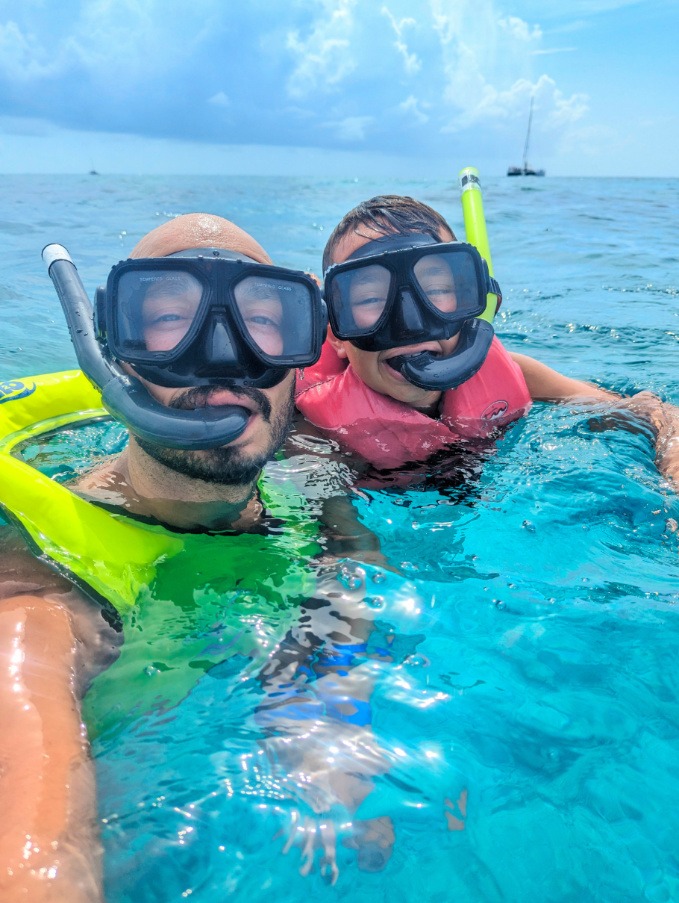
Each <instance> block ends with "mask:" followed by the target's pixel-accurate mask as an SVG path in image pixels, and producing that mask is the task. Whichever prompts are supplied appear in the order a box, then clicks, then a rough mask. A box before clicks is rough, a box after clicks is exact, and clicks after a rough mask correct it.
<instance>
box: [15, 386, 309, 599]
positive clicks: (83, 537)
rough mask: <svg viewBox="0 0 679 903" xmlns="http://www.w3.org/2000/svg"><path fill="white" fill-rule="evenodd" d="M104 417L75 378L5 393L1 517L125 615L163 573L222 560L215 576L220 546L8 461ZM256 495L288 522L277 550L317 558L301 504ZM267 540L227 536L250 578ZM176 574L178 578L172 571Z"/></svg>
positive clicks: (275, 579)
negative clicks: (177, 563) (176, 562)
mask: <svg viewBox="0 0 679 903" xmlns="http://www.w3.org/2000/svg"><path fill="white" fill-rule="evenodd" d="M108 416H109V415H108V413H107V412H106V411H105V410H104V409H103V408H102V406H101V397H100V395H99V393H98V391H97V390H96V389H95V388H94V387H93V386H92V385H91V384H90V383H89V382H88V380H87V379H86V378H85V376H84V375H83V374H82V373H81V372H80V371H79V370H71V371H65V372H62V373H50V374H46V375H43V376H35V377H29V378H25V379H21V380H12V381H10V382H5V383H0V508H1V509H2V510H3V512H4V513H5V514H6V515H7V516H9V518H10V519H11V520H12V521H13V522H14V523H16V524H17V525H18V526H19V527H20V528H21V529H22V531H23V533H24V535H25V536H26V537H27V539H28V540H29V542H30V544H31V546H32V547H33V549H34V551H36V552H37V554H38V555H39V556H40V557H42V558H44V559H45V560H47V561H48V562H49V563H50V564H52V565H53V566H55V567H56V568H57V569H58V570H59V571H61V572H62V573H64V574H65V575H66V576H67V577H68V578H69V579H71V580H72V581H73V582H75V583H77V584H79V585H80V586H82V587H83V588H84V589H85V591H86V592H88V594H89V595H94V596H95V597H97V598H100V599H105V600H108V601H109V602H111V603H112V604H113V606H114V607H115V608H116V609H117V611H118V612H121V613H122V612H124V611H126V610H128V609H130V608H131V607H132V606H134V605H135V604H136V603H137V600H138V599H139V595H140V592H141V590H142V589H143V588H144V587H148V586H149V585H151V584H153V583H154V581H155V580H156V579H157V578H159V577H160V575H161V571H162V570H163V568H161V567H160V566H161V565H164V564H166V563H167V562H169V561H170V560H171V559H173V558H175V556H180V557H181V560H182V563H183V564H182V567H183V569H184V570H185V571H187V572H188V573H189V574H191V573H192V570H193V569H192V568H190V567H189V568H187V566H186V563H187V560H188V559H191V558H192V556H195V555H198V556H199V558H200V559H201V560H202V561H204V562H205V561H218V562H219V561H220V559H221V562H220V564H219V565H218V567H220V568H221V569H222V570H223V569H224V568H223V557H224V556H223V543H224V537H223V536H212V535H199V536H196V535H193V534H183V533H174V532H172V531H169V530H166V529H165V528H164V527H162V526H159V525H153V524H145V523H141V522H139V521H136V520H133V519H132V518H130V517H126V516H124V515H122V514H117V513H115V514H114V513H111V512H109V511H107V510H104V509H102V508H99V507H97V506H96V505H93V504H91V503H90V502H87V501H85V500H84V499H82V498H80V497H79V496H78V495H76V494H75V493H73V492H72V491H71V490H70V489H68V488H67V487H66V486H61V485H60V484H59V483H56V482H55V481H54V480H51V479H50V478H49V477H47V476H45V474H43V473H40V471H38V470H36V469H35V468H33V467H31V466H30V465H29V464H26V463H25V462H23V461H21V460H19V459H18V458H16V457H13V456H12V454H11V453H12V451H13V450H14V449H16V448H17V446H19V445H21V444H22V443H24V442H26V441H28V440H35V439H37V438H39V437H40V436H44V435H45V434H48V433H51V432H53V431H55V430H58V429H61V428H64V427H66V426H74V425H76V424H79V423H85V422H88V421H92V420H96V419H101V418H104V417H108ZM259 488H260V493H261V496H262V501H263V503H264V505H265V507H266V508H267V510H268V511H269V512H270V513H271V514H272V515H273V516H274V517H280V518H281V519H282V520H283V521H284V522H285V531H282V532H281V535H280V536H276V537H275V543H276V545H277V547H282V548H284V549H286V551H287V552H288V553H289V554H290V555H294V554H302V555H313V554H315V553H316V552H317V551H318V548H317V547H316V546H315V543H314V539H315V530H314V527H313V525H312V524H310V522H309V518H308V516H306V512H305V506H304V504H303V501H302V500H300V498H299V496H298V494H296V493H294V492H293V493H291V492H290V490H289V488H288V487H286V486H284V485H276V484H274V483H273V482H272V481H267V480H262V481H260V487H259ZM268 539H270V537H262V536H259V535H254V534H239V535H237V536H229V554H230V555H232V556H234V555H235V556H236V557H237V558H239V559H240V561H241V565H242V567H243V568H244V569H245V570H246V571H247V570H248V569H249V567H250V566H251V565H252V564H253V558H252V556H253V555H255V554H256V553H257V552H259V551H261V550H262V548H263V547H264V548H265V547H266V545H267V542H266V540H268ZM220 552H221V553H222V554H220ZM172 571H173V572H175V575H176V568H173V569H172ZM220 573H221V571H220ZM269 576H270V580H271V582H272V584H275V585H278V586H279V587H280V588H283V584H284V582H285V576H284V575H276V574H271V575H269ZM163 579H164V580H165V581H167V579H169V578H168V577H167V576H165V577H164V578H163ZM173 579H176V576H175V578H173Z"/></svg>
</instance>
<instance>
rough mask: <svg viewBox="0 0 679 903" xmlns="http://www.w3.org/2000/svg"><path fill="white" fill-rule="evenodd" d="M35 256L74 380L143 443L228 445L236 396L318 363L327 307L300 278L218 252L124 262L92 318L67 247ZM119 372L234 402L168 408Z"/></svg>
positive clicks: (244, 420)
mask: <svg viewBox="0 0 679 903" xmlns="http://www.w3.org/2000/svg"><path fill="white" fill-rule="evenodd" d="M42 256H43V260H44V261H45V263H46V265H47V268H48V272H49V275H50V278H51V279H52V282H53V283H54V287H55V289H56V291H57V294H58V296H59V300H60V301H61V306H62V308H63V311H64V314H65V316H66V322H67V323H68V329H69V333H70V335H71V340H72V342H73V346H74V348H75V352H76V355H77V358H78V363H79V364H80V366H81V368H82V370H83V372H84V373H85V375H86V376H87V377H88V379H89V380H90V381H91V382H92V383H94V385H95V386H97V387H98V389H99V390H100V392H101V398H102V403H103V405H104V407H105V408H107V409H108V410H109V411H110V412H111V413H112V414H113V416H114V417H117V418H118V419H119V420H121V421H122V422H123V423H124V424H125V425H126V426H127V427H129V429H130V431H131V432H132V433H133V434H134V435H136V436H137V437H139V438H143V439H146V440H147V441H149V442H153V443H155V444H158V445H162V446H165V447H167V448H178V449H188V450H192V449H207V448H217V447H219V446H222V445H226V444H228V443H230V442H233V441H234V440H235V439H237V438H238V437H239V436H240V435H241V434H242V433H243V431H244V430H245V429H246V427H247V425H248V422H249V419H250V416H251V415H252V411H251V409H250V407H249V406H247V405H241V404H239V403H238V400H239V399H238V396H239V395H246V394H247V389H248V387H254V388H267V387H271V386H275V385H276V384H277V383H279V382H281V381H282V380H283V379H284V378H285V377H286V375H287V374H288V373H289V372H290V369H291V368H292V367H296V366H304V365H306V364H311V363H315V361H316V360H317V359H318V356H319V354H320V349H321V343H322V340H323V335H324V333H325V326H326V317H325V307H324V304H323V302H322V300H321V296H320V292H319V290H318V287H317V286H316V283H315V282H314V281H313V280H312V279H311V277H309V276H306V275H305V274H304V273H298V272H293V271H291V270H285V269H281V268H279V267H273V266H265V265H263V264H259V263H256V262H255V261H254V260H251V259H250V258H249V257H244V256H243V255H240V254H236V253H233V252H230V251H223V250H221V249H217V248H215V249H213V248H199V249H193V250H189V251H180V252H178V253H177V254H173V255H172V256H171V257H164V258H152V259H148V260H126V261H124V262H122V263H119V264H118V265H117V266H115V267H113V269H112V270H111V274H110V276H109V279H108V284H107V287H106V288H105V289H103V288H100V289H97V298H96V311H95V312H93V310H92V305H91V304H90V300H89V298H88V296H87V292H86V291H85V288H84V286H83V284H82V281H81V279H80V276H79V275H78V271H77V269H76V267H75V265H74V263H73V261H72V260H71V256H70V254H69V253H68V251H67V250H66V248H64V247H63V246H62V245H58V244H50V245H47V246H46V247H45V248H44V249H43V254H42ZM125 362H127V363H128V364H130V365H131V367H133V368H134V370H135V371H136V372H137V373H138V374H139V375H140V376H142V377H144V378H146V379H148V380H149V381H150V382H152V383H156V384H158V385H162V386H169V387H174V386H176V387H182V386H189V387H193V386H222V387H224V388H227V389H231V392H232V395H233V396H234V400H233V402H232V403H229V404H224V405H208V406H205V407H202V406H199V407H197V408H195V409H190V410H180V409H177V408H170V407H166V406H165V405H164V404H161V403H160V402H159V401H157V400H156V399H155V398H154V397H153V395H152V394H151V393H150V392H149V391H148V389H147V388H146V386H145V385H144V384H143V383H142V382H141V381H140V380H139V379H137V378H136V377H135V376H132V375H130V373H129V372H127V371H126V368H125V366H124V364H125Z"/></svg>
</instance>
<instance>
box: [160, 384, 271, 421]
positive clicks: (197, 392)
mask: <svg viewBox="0 0 679 903" xmlns="http://www.w3.org/2000/svg"><path fill="white" fill-rule="evenodd" d="M224 390H226V391H228V392H231V393H232V394H233V395H236V396H237V397H241V398H248V399H250V401H254V403H255V404H256V406H257V408H258V410H259V413H260V414H261V415H262V417H263V418H264V420H266V422H267V423H269V422H270V420H271V402H270V401H269V399H268V398H267V397H266V395H265V394H264V392H262V391H261V389H255V388H254V387H253V386H228V385H224V386H194V388H193V389H188V390H187V391H186V392H184V393H183V394H182V395H178V396H177V397H176V398H173V399H172V401H171V402H170V404H169V407H171V408H177V409H179V410H182V411H185V410H188V411H190V410H193V409H194V408H204V407H206V406H207V405H208V404H209V401H210V398H211V397H212V395H214V394H215V393H216V392H221V391H224Z"/></svg>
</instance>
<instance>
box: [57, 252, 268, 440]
mask: <svg viewBox="0 0 679 903" xmlns="http://www.w3.org/2000/svg"><path fill="white" fill-rule="evenodd" d="M42 258H43V260H44V262H45V264H46V266H47V271H48V273H49V276H50V278H51V280H52V282H53V283H54V287H55V289H56V292H57V295H58V297H59V301H60V302H61V306H62V308H63V311H64V315H65V317H66V322H67V324H68V330H69V333H70V336H71V341H72V342H73V347H74V348H75V353H76V357H77V359H78V363H79V364H80V368H81V369H82V371H83V373H84V374H85V375H86V376H87V378H88V379H89V380H90V381H91V382H92V383H94V385H95V386H97V388H98V389H99V390H100V392H101V397H102V402H103V405H104V407H105V408H106V409H107V410H108V411H110V412H111V414H113V416H114V417H116V418H117V419H119V420H121V421H122V422H123V423H124V424H125V425H126V426H127V427H128V428H129V429H130V431H131V432H132V433H134V434H135V435H137V436H139V437H141V438H142V439H146V440H147V441H150V442H154V443H156V444H159V445H162V446H165V447H167V448H180V449H188V450H192V449H206V448H217V447H218V446H221V445H226V444H228V443H229V442H233V440H234V439H237V438H238V436H240V434H241V433H242V432H243V431H244V430H245V427H246V426H247V423H248V419H249V417H250V411H249V410H247V409H246V408H243V407H240V406H239V405H224V406H219V407H206V408H200V409H197V410H193V411H186V410H177V409H174V408H173V409H169V408H167V407H165V406H164V405H162V404H160V402H158V401H156V400H155V399H154V398H152V396H151V395H150V394H149V393H148V391H147V390H146V389H145V388H144V386H143V385H142V383H141V382H139V380H137V379H135V378H134V377H132V376H129V375H128V374H127V373H125V371H124V370H123V369H122V367H121V366H120V365H119V364H118V363H117V362H116V361H115V360H114V359H113V358H111V357H109V356H108V355H106V353H105V350H104V349H103V348H102V346H101V345H100V343H99V342H98V340H97V338H96V335H95V329H94V321H93V311H92V305H91V303H90V300H89V298H88V296H87V292H86V291H85V288H84V286H83V284H82V281H81V279H80V276H79V275H78V271H77V269H76V267H75V264H74V263H73V261H72V259H71V256H70V254H69V253H68V251H67V250H66V248H64V247H63V246H62V245H58V244H50V245H47V246H46V247H45V248H44V249H43V252H42Z"/></svg>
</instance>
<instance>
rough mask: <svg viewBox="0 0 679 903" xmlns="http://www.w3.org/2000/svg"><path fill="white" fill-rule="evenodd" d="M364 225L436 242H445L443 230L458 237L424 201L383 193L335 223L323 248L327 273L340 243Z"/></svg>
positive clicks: (324, 265)
mask: <svg viewBox="0 0 679 903" xmlns="http://www.w3.org/2000/svg"><path fill="white" fill-rule="evenodd" d="M361 226H368V228H369V229H372V230H374V231H375V232H380V233H382V234H383V235H391V234H393V233H396V234H400V235H407V234H409V233H410V232H422V233H424V234H425V235H431V237H432V238H434V239H436V241H444V240H445V239H444V235H443V233H444V232H449V233H450V234H451V235H452V236H453V239H454V238H455V233H454V232H453V230H452V229H451V228H450V226H449V225H448V223H447V222H446V221H445V219H444V218H443V217H442V216H441V214H440V213H437V212H436V210H434V209H433V208H432V207H429V206H428V205H427V204H423V203H422V201H416V200H415V199H414V198H411V197H407V196H406V195H400V194H380V195H377V197H374V198H370V200H369V201H363V202H362V203H360V204H358V205H357V206H356V207H354V209H353V210H350V211H349V212H348V213H347V214H346V216H343V217H342V219H341V220H340V221H339V223H338V224H337V225H336V226H335V228H334V229H333V231H332V234H331V235H330V238H329V239H328V241H327V244H326V246H325V250H324V251H323V272H324V273H325V271H326V270H327V269H328V267H329V266H331V265H332V263H333V259H332V258H333V254H334V252H335V248H336V247H337V245H338V244H339V242H340V241H341V240H342V239H343V238H344V236H345V235H347V234H348V233H349V232H358V230H359V228H360V227H361Z"/></svg>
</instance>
